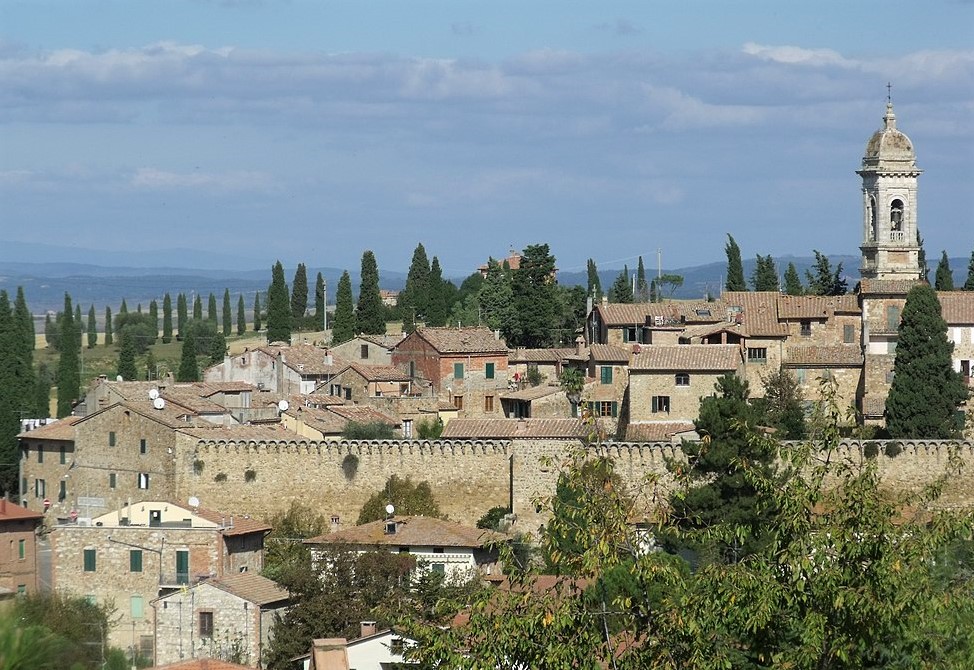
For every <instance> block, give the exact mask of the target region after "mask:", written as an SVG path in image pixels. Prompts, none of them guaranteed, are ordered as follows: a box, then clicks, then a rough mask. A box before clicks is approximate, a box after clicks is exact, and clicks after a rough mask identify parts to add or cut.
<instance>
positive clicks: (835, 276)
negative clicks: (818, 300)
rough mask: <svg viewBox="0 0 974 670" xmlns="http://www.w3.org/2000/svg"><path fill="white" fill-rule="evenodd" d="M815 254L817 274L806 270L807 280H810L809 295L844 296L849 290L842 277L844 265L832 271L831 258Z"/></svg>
mask: <svg viewBox="0 0 974 670" xmlns="http://www.w3.org/2000/svg"><path fill="white" fill-rule="evenodd" d="M814 252H815V273H814V274H813V273H812V271H811V270H805V278H806V279H808V294H809V295H843V294H845V293H846V291H848V290H849V287H848V284H847V283H846V280H845V278H844V277H843V276H842V263H839V264H838V266H836V268H835V271H834V272H833V270H832V263H831V262H830V261H829V257H828V256H826V255H825V254H823V253H822V252H820V251H819V250H818V249H815V250H814Z"/></svg>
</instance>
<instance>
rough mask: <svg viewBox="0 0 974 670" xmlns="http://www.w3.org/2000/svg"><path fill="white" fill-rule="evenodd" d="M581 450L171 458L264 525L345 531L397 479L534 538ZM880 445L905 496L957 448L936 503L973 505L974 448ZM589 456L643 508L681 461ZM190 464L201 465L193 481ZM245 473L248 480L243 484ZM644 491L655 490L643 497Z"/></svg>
mask: <svg viewBox="0 0 974 670" xmlns="http://www.w3.org/2000/svg"><path fill="white" fill-rule="evenodd" d="M181 439H186V440H190V438H188V437H186V438H181ZM578 444H579V443H577V442H571V441H565V440H513V441H462V440H454V441H451V440H437V441H388V442H386V441H383V442H364V441H363V442H357V441H310V440H292V441H287V442H284V441H280V442H260V443H257V442H247V443H245V442H234V441H216V440H212V441H208V440H196V439H195V438H192V442H187V443H185V448H180V449H179V450H178V451H179V452H180V454H181V455H182V456H181V462H180V463H179V464H178V467H179V468H180V470H179V472H180V476H178V477H177V480H178V482H179V483H180V491H179V499H188V498H189V496H192V495H195V496H198V497H199V498H200V499H201V500H202V501H203V504H204V505H206V506H207V507H211V508H215V509H223V510H233V511H234V512H235V513H240V514H251V515H255V516H265V517H266V516H269V515H271V514H273V513H275V512H278V511H283V510H286V509H287V508H288V506H289V505H290V504H291V501H295V500H296V501H300V502H302V503H304V504H308V505H311V506H312V507H314V508H315V509H317V510H318V511H319V512H320V513H321V514H323V515H325V516H326V517H329V516H331V517H335V516H337V517H338V518H339V522H340V524H341V525H351V524H354V523H355V521H356V518H357V516H358V512H359V510H360V509H361V507H362V505H363V504H364V503H365V501H366V500H367V499H368V498H369V496H371V495H372V494H373V493H374V492H375V491H378V490H381V489H382V487H383V486H384V485H385V482H386V480H387V478H388V477H389V476H390V475H393V474H395V475H399V476H400V477H407V476H408V477H410V478H412V479H413V480H414V481H422V480H425V481H428V482H429V483H430V486H431V487H432V489H433V491H434V492H435V494H436V497H437V500H438V501H439V503H440V508H441V510H442V511H443V512H444V513H445V514H447V515H448V516H449V517H450V518H451V519H453V520H456V521H459V522H462V523H466V524H471V525H472V524H474V523H476V521H477V519H479V518H480V517H481V516H482V515H483V514H484V513H485V512H486V511H487V510H489V509H490V508H491V507H495V506H502V505H507V504H508V501H509V500H510V501H513V506H514V512H515V514H517V515H518V527H520V528H521V529H522V530H524V531H534V530H536V529H537V528H538V526H539V525H540V524H542V523H543V522H544V518H543V515H542V514H541V513H540V512H539V511H538V509H537V507H536V501H537V499H539V498H544V497H547V496H551V495H553V494H554V491H555V484H556V482H557V479H558V472H559V470H560V466H561V464H562V463H563V462H564V460H565V458H566V456H567V454H568V451H569V449H570V448H571V447H572V446H573V445H574V446H578ZM877 444H878V449H879V456H878V462H879V464H880V471H881V473H882V476H883V478H884V479H885V480H886V481H887V482H888V483H889V484H890V485H891V486H893V487H896V488H898V489H909V490H917V489H919V488H920V487H921V486H923V485H924V484H928V483H930V482H932V481H933V480H934V479H935V478H936V477H937V476H939V475H941V474H942V473H943V472H944V469H945V467H946V465H947V459H948V453H949V451H950V449H951V448H952V447H951V445H957V447H956V448H957V449H958V450H959V452H960V456H961V458H962V460H963V462H964V465H965V467H964V469H963V470H962V471H961V472H960V473H956V474H952V475H951V476H950V478H949V485H948V486H947V488H946V491H945V494H944V497H943V500H942V502H943V504H945V505H948V506H964V507H974V442H970V441H968V442H962V443H959V445H958V443H951V442H948V441H922V440H920V441H912V442H901V443H899V444H900V449H901V452H900V453H899V454H898V455H896V456H894V457H889V456H887V455H886V454H885V445H886V443H885V442H882V441H880V442H877ZM591 449H592V451H593V453H601V454H605V455H607V456H609V457H611V458H612V459H613V460H614V461H615V462H616V468H617V470H618V472H619V473H620V474H621V475H622V477H623V479H624V480H625V481H626V482H627V483H628V484H629V485H630V486H631V487H639V488H640V490H641V492H642V494H643V495H642V498H643V499H644V500H647V501H649V502H650V503H651V502H652V501H653V500H663V499H665V498H666V496H667V494H668V493H669V491H670V489H671V487H672V482H673V480H672V477H671V475H670V474H669V472H668V471H667V468H666V461H667V459H670V458H675V459H680V458H682V452H681V451H680V447H679V445H674V444H670V443H614V442H613V443H606V444H603V445H601V446H598V447H592V448H591ZM862 452H863V448H862V446H861V445H860V444H859V443H856V442H845V443H843V444H842V446H841V447H840V449H839V452H838V455H837V456H838V457H841V458H849V459H853V460H859V459H861V458H862V457H863V456H862ZM194 461H201V462H202V469H201V470H200V472H199V474H197V472H196V470H195V469H194V464H193V463H194ZM343 464H344V466H343ZM248 471H252V472H253V475H250V476H248V475H247V472H248ZM219 475H225V477H219ZM218 479H219V480H220V481H217V480H218ZM248 479H249V481H248ZM650 485H651V486H652V487H653V488H652V489H647V488H646V487H647V486H650Z"/></svg>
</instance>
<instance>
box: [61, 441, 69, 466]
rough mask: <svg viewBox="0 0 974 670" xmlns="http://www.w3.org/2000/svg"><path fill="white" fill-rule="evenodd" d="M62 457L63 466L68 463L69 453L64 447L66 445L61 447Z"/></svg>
mask: <svg viewBox="0 0 974 670" xmlns="http://www.w3.org/2000/svg"><path fill="white" fill-rule="evenodd" d="M60 456H61V465H64V464H65V463H67V462H68V452H67V449H66V448H65V447H64V445H61V454H60Z"/></svg>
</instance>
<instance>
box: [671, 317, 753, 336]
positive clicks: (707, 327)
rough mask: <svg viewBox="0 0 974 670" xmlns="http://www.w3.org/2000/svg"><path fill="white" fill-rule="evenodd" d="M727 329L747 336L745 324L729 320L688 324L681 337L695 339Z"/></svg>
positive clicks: (729, 331)
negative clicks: (694, 324)
mask: <svg viewBox="0 0 974 670" xmlns="http://www.w3.org/2000/svg"><path fill="white" fill-rule="evenodd" d="M723 331H727V332H728V333H734V334H735V335H740V336H741V337H747V329H746V328H745V327H744V324H741V323H729V322H727V321H722V322H720V323H705V324H701V325H699V326H687V327H686V328H684V329H683V332H682V333H680V337H681V338H686V339H688V340H689V339H693V338H698V337H709V336H710V335H716V334H717V333H720V332H723Z"/></svg>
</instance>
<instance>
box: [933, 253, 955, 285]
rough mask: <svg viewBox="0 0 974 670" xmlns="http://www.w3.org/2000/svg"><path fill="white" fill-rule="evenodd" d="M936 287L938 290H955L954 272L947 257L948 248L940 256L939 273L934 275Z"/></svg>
mask: <svg viewBox="0 0 974 670" xmlns="http://www.w3.org/2000/svg"><path fill="white" fill-rule="evenodd" d="M934 288H936V289H937V290H938V291H953V290H954V274H953V273H952V272H951V271H950V259H949V258H947V251H946V250H944V252H943V255H941V256H940V263H939V264H938V265H937V274H936V275H934Z"/></svg>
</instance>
